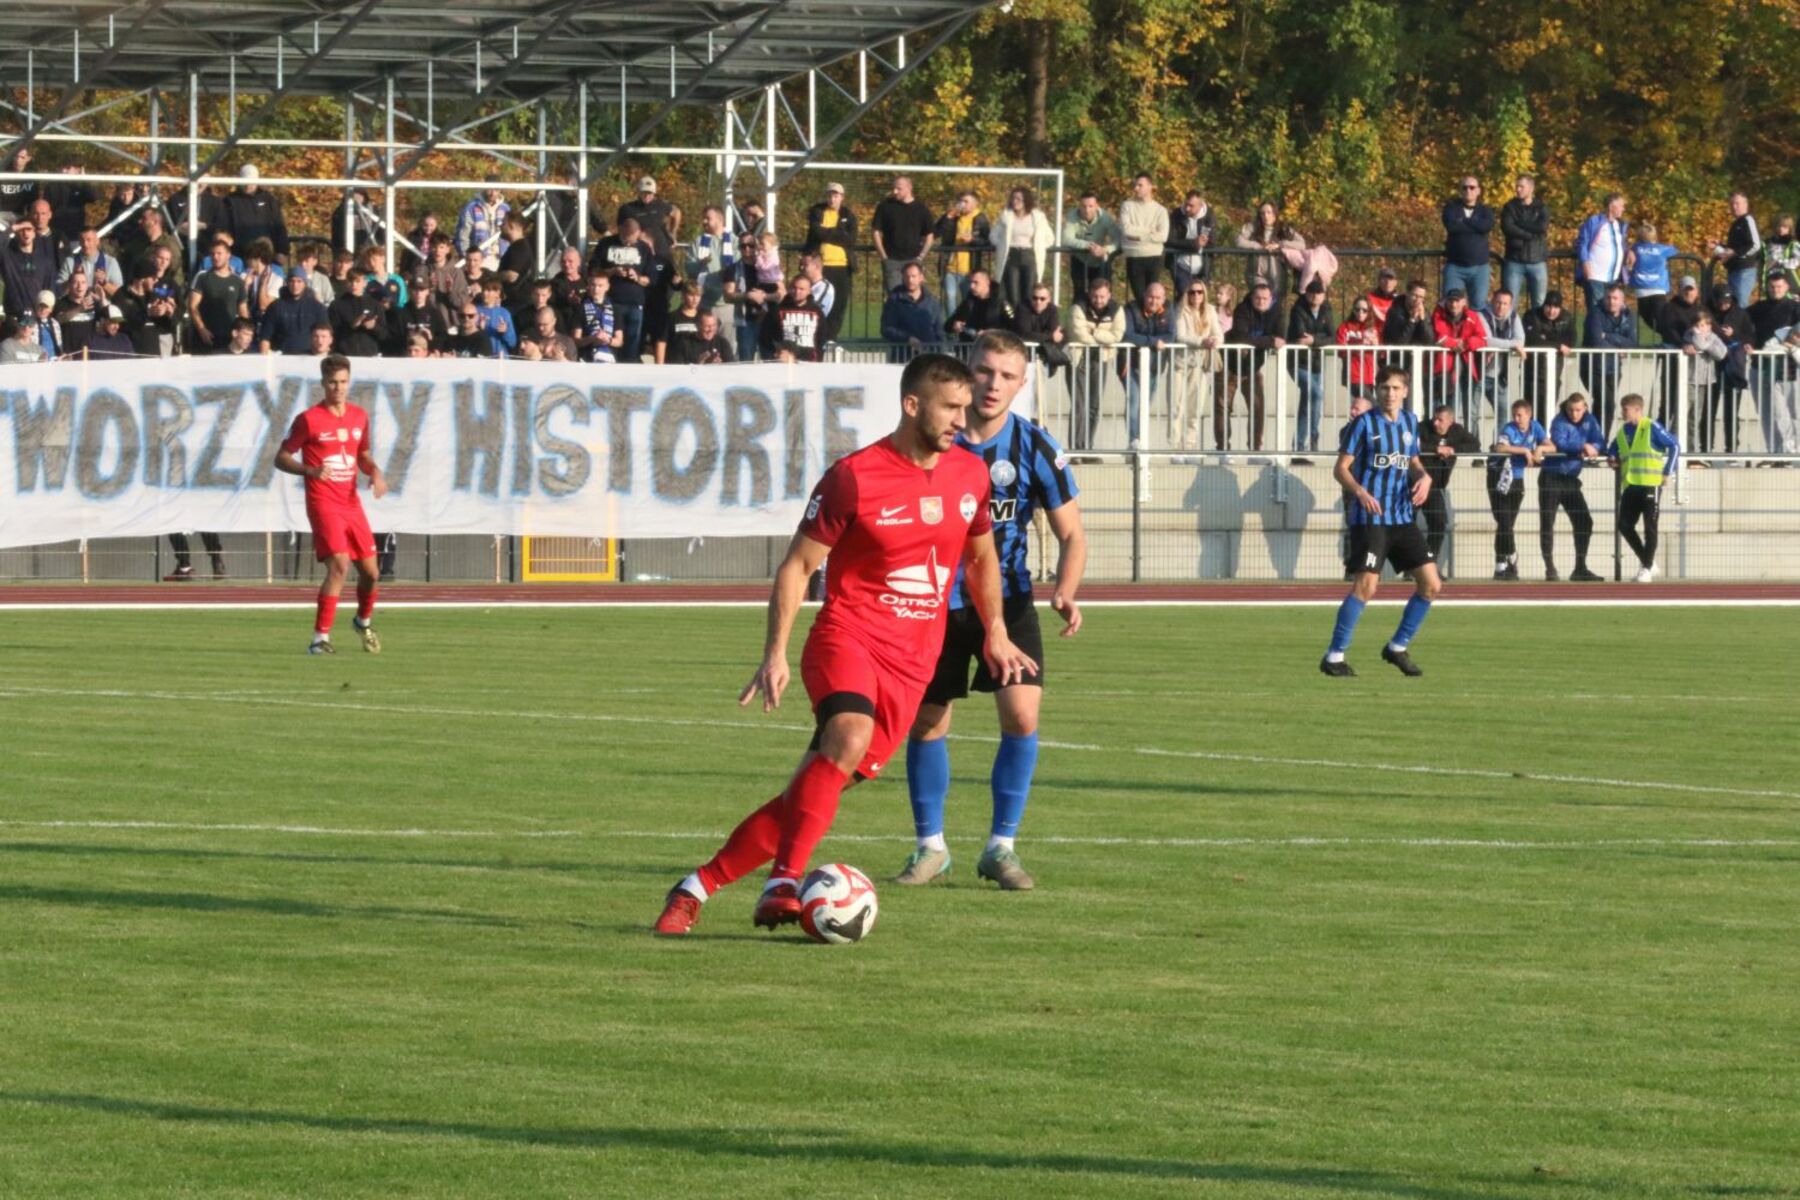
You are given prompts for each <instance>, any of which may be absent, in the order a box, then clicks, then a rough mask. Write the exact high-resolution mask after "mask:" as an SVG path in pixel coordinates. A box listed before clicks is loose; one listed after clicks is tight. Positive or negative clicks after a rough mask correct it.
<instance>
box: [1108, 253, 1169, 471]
mask: <svg viewBox="0 0 1800 1200" xmlns="http://www.w3.org/2000/svg"><path fill="white" fill-rule="evenodd" d="M1125 340H1126V341H1127V342H1129V343H1130V344H1131V345H1133V346H1136V347H1138V348H1139V349H1140V350H1147V351H1149V352H1150V355H1149V356H1148V357H1151V358H1152V360H1153V361H1152V362H1151V363H1150V364H1149V365H1148V367H1146V365H1145V363H1144V362H1143V361H1142V360H1143V359H1144V358H1145V357H1146V355H1144V354H1128V355H1126V356H1125V357H1124V360H1123V361H1122V362H1121V363H1120V364H1119V369H1120V370H1121V371H1122V372H1123V373H1124V376H1125V436H1126V438H1127V441H1128V443H1129V446H1130V448H1131V449H1133V450H1136V449H1137V448H1138V447H1139V445H1140V444H1141V434H1142V432H1143V403H1142V401H1143V390H1142V385H1143V377H1144V375H1145V373H1146V370H1147V371H1148V373H1149V374H1150V375H1151V377H1152V378H1153V379H1154V380H1155V381H1156V382H1157V383H1159V384H1161V385H1162V386H1163V387H1164V388H1165V389H1166V388H1167V387H1168V380H1169V377H1170V368H1171V367H1172V366H1173V365H1174V364H1173V363H1171V362H1170V361H1169V359H1168V355H1167V353H1166V350H1167V348H1168V347H1169V346H1171V345H1173V344H1174V342H1175V322H1174V319H1173V317H1172V316H1171V314H1170V312H1169V297H1168V292H1167V291H1166V290H1165V289H1164V288H1163V285H1162V281H1161V280H1157V281H1156V282H1154V283H1151V284H1150V285H1149V286H1147V287H1146V288H1145V289H1144V294H1143V296H1142V297H1141V298H1140V299H1139V300H1137V301H1136V302H1135V303H1134V304H1132V305H1131V307H1130V308H1128V309H1126V310H1125Z"/></svg>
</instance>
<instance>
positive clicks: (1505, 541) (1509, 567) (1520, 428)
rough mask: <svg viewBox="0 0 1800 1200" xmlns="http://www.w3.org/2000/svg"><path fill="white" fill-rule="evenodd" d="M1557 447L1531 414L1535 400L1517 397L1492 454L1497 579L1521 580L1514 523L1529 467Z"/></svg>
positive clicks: (1491, 502)
mask: <svg viewBox="0 0 1800 1200" xmlns="http://www.w3.org/2000/svg"><path fill="white" fill-rule="evenodd" d="M1555 452H1556V446H1555V444H1554V443H1553V442H1551V440H1550V435H1549V434H1548V433H1546V432H1545V431H1544V427H1543V426H1542V425H1540V424H1539V423H1538V422H1537V419H1536V418H1534V417H1533V416H1532V415H1531V401H1529V400H1515V401H1513V406H1512V420H1511V421H1508V422H1507V423H1506V424H1505V425H1502V426H1501V427H1500V432H1499V433H1498V434H1497V435H1496V436H1495V439H1494V445H1493V448H1492V452H1491V453H1490V454H1489V456H1488V469H1487V494H1488V508H1489V510H1490V511H1491V512H1492V513H1493V514H1494V578H1495V579H1497V580H1508V581H1511V582H1514V583H1517V582H1518V580H1519V547H1518V542H1517V540H1516V539H1515V538H1514V537H1513V526H1514V525H1515V524H1516V523H1517V522H1518V520H1519V509H1520V508H1521V507H1522V506H1523V505H1524V503H1525V470H1526V468H1528V467H1535V466H1537V465H1538V464H1540V463H1542V462H1543V461H1544V455H1546V454H1554V453H1555Z"/></svg>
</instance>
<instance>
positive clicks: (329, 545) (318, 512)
mask: <svg viewBox="0 0 1800 1200" xmlns="http://www.w3.org/2000/svg"><path fill="white" fill-rule="evenodd" d="M306 520H307V523H308V524H310V525H311V526H312V537H313V553H314V554H316V555H318V557H319V561H320V562H325V561H326V560H327V559H329V558H331V556H332V555H334V554H348V555H349V556H350V561H351V562H361V561H362V560H363V559H365V558H374V557H375V535H374V534H373V533H371V532H369V518H368V517H366V516H364V515H363V510H362V505H360V504H358V505H357V506H356V507H355V508H350V507H344V508H314V507H313V506H312V505H310V504H309V505H307V507H306Z"/></svg>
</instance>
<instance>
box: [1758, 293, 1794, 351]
mask: <svg viewBox="0 0 1800 1200" xmlns="http://www.w3.org/2000/svg"><path fill="white" fill-rule="evenodd" d="M1749 312H1750V325H1751V327H1752V328H1753V329H1755V330H1756V344H1757V346H1758V347H1761V346H1763V345H1764V344H1766V343H1767V342H1768V340H1769V339H1770V338H1772V337H1774V336H1775V331H1776V330H1778V329H1786V328H1787V327H1788V326H1790V325H1793V324H1796V323H1800V300H1796V299H1795V298H1794V295H1793V293H1792V292H1789V293H1788V294H1787V295H1786V296H1784V297H1782V298H1781V299H1780V300H1774V299H1770V298H1769V297H1767V296H1765V297H1763V298H1762V299H1761V300H1758V301H1757V302H1756V303H1755V304H1752V305H1751V306H1750V309H1749Z"/></svg>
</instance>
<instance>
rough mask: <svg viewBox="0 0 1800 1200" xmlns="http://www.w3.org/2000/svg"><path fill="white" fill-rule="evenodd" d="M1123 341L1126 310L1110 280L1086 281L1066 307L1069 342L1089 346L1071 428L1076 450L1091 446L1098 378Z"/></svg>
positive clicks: (1084, 354)
mask: <svg viewBox="0 0 1800 1200" xmlns="http://www.w3.org/2000/svg"><path fill="white" fill-rule="evenodd" d="M1124 340H1125V310H1124V308H1123V307H1122V306H1121V305H1120V304H1119V302H1118V301H1117V300H1115V299H1114V298H1113V287H1112V280H1110V279H1107V278H1105V277H1100V278H1096V279H1094V280H1092V281H1090V282H1089V283H1088V291H1087V295H1086V296H1085V297H1083V298H1082V299H1079V300H1077V301H1076V302H1075V304H1074V305H1073V306H1072V307H1071V308H1070V310H1069V344H1070V345H1073V346H1083V347H1088V349H1086V350H1084V351H1083V352H1082V357H1081V377H1080V379H1079V380H1078V383H1079V384H1080V386H1079V387H1078V389H1077V394H1083V393H1085V395H1086V397H1087V403H1086V404H1085V405H1084V406H1082V407H1080V408H1077V410H1076V413H1075V415H1076V417H1077V418H1078V421H1077V425H1076V428H1075V429H1074V431H1073V432H1074V434H1075V438H1074V440H1075V442H1076V444H1077V448H1078V449H1082V450H1086V449H1088V448H1090V447H1092V446H1093V444H1094V435H1095V433H1096V432H1097V431H1098V428H1099V424H1100V391H1101V381H1102V380H1103V379H1104V378H1105V376H1104V374H1103V372H1104V368H1105V365H1106V364H1107V363H1108V362H1109V361H1110V360H1111V359H1112V357H1113V348H1114V347H1116V346H1117V345H1118V344H1119V343H1120V342H1122V341H1124Z"/></svg>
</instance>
